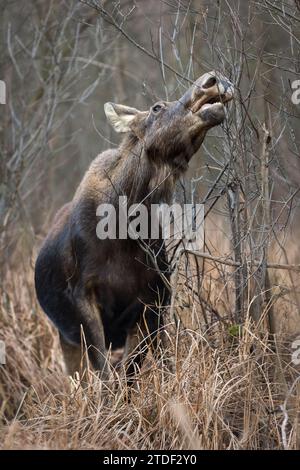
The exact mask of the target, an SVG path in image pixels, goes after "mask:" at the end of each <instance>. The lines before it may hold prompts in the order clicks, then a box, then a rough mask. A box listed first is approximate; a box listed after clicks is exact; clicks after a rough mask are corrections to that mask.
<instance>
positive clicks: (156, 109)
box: [152, 104, 163, 113]
mask: <svg viewBox="0 0 300 470" xmlns="http://www.w3.org/2000/svg"><path fill="white" fill-rule="evenodd" d="M162 108H163V106H162V105H161V104H155V105H154V106H153V107H152V111H153V112H154V113H159V111H160V110H161V109H162Z"/></svg>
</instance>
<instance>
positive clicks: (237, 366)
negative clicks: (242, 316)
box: [0, 270, 300, 450]
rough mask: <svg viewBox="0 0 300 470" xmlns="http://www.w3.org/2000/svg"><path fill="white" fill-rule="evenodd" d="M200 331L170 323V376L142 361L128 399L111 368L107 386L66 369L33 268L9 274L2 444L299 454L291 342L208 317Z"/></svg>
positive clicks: (1, 319) (1, 320)
mask: <svg viewBox="0 0 300 470" xmlns="http://www.w3.org/2000/svg"><path fill="white" fill-rule="evenodd" d="M180 298H181V300H180ZM181 301H182V297H180V296H179V298H178V299H177V303H176V305H175V310H176V311H178V309H179V306H180V305H179V303H180V302H181ZM197 308H198V307H197V306H194V308H193V309H192V310H193V314H194V315H195V311H196V310H197ZM188 311H189V312H191V308H190V307H188ZM201 331H203V329H201V328H200V327H199V328H194V329H191V328H188V327H183V326H182V324H181V326H180V325H179V326H178V325H177V326H175V323H174V322H173V321H171V320H170V322H169V325H168V337H169V349H170V354H171V355H172V358H173V362H174V370H173V371H172V372H170V371H167V370H164V369H162V366H161V364H160V363H156V362H155V361H154V359H153V358H152V357H151V355H149V357H148V358H147V361H146V363H145V365H144V366H143V369H142V371H141V373H140V374H139V375H138V376H137V380H136V385H135V387H134V389H133V392H132V398H131V401H130V402H129V400H128V393H127V392H128V391H127V389H126V385H125V383H124V377H123V376H122V374H121V375H118V374H117V372H116V371H113V378H112V380H111V381H110V383H106V384H104V383H101V382H100V380H99V379H98V378H97V377H96V376H95V375H94V374H93V373H92V372H91V371H90V373H89V385H88V387H87V388H86V389H83V388H82V387H81V386H80V385H79V383H78V381H76V380H74V379H73V380H71V378H69V377H66V376H65V375H64V373H63V367H62V358H61V352H60V348H59V343H58V336H57V333H56V331H54V329H53V327H52V326H51V325H50V323H49V321H48V320H47V318H46V316H45V315H44V314H43V313H42V312H41V311H40V309H39V307H38V305H37V302H36V300H35V296H34V289H33V282H32V272H31V271H30V272H25V271H24V270H23V271H21V272H16V271H15V272H13V271H11V273H10V276H9V278H7V279H5V281H4V283H3V286H2V293H1V310H0V335H1V339H4V340H5V343H6V349H7V364H6V365H4V366H0V374H1V381H0V443H1V444H0V446H1V448H3V449H21V448H22V449H75V448H76V449H148V450H150V449H155V450H157V449H279V448H283V447H284V448H288V449H296V448H297V447H298V446H299V442H297V440H299V432H298V416H297V409H299V396H300V395H299V391H298V390H297V386H296V384H295V386H294V387H292V384H293V381H294V380H295V377H297V371H296V370H295V368H294V367H293V366H292V364H291V363H290V359H291V357H290V356H291V353H290V349H289V347H290V345H289V344H287V345H285V344H284V343H283V342H281V341H280V338H276V347H275V344H274V341H270V338H268V335H267V333H266V332H265V333H264V332H263V330H262V329H260V330H258V327H257V326H254V325H253V324H251V321H250V320H249V319H248V320H246V323H245V325H244V327H243V328H242V329H240V330H239V329H234V328H230V327H229V326H228V324H227V323H226V322H219V321H212V323H211V326H210V327H209V328H208V329H207V330H206V331H205V332H204V333H203V332H202V333H201ZM285 347H286V348H287V349H286V354H282V353H283V352H284V348H285ZM279 350H280V351H281V353H280V354H279V352H278V351H279Z"/></svg>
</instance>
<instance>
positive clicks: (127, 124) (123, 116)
mask: <svg viewBox="0 0 300 470" xmlns="http://www.w3.org/2000/svg"><path fill="white" fill-rule="evenodd" d="M104 112H105V114H106V117H107V119H108V120H109V122H110V123H111V125H112V126H113V128H114V129H115V131H116V132H129V131H130V130H131V124H132V121H133V120H134V118H135V117H136V115H137V114H138V113H139V112H140V111H138V110H137V109H135V108H130V107H129V106H123V105H122V104H115V103H105V105H104Z"/></svg>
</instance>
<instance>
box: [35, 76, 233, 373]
mask: <svg viewBox="0 0 300 470" xmlns="http://www.w3.org/2000/svg"><path fill="white" fill-rule="evenodd" d="M232 97H233V87H232V84H231V83H230V82H229V81H228V80H227V79H226V78H225V77H223V76H222V75H220V74H219V73H216V72H210V73H207V74H205V75H203V76H202V77H200V78H199V79H198V80H197V81H196V82H195V83H194V85H193V86H192V87H191V88H190V89H189V90H187V92H186V93H185V94H184V95H183V96H182V97H181V98H180V99H179V100H178V101H174V102H165V101H161V102H158V103H156V104H154V105H153V106H152V107H151V108H150V109H149V110H148V111H143V112H141V111H138V110H137V109H135V108H130V107H127V106H123V105H117V104H113V103H106V105H105V113H106V116H107V118H108V120H109V121H110V123H111V124H112V126H113V127H114V129H115V130H116V131H117V132H122V133H124V134H125V137H124V140H123V141H122V143H121V145H120V146H119V148H117V149H116V150H108V151H105V152H103V153H102V154H100V155H99V156H98V157H96V158H95V160H94V161H93V162H92V164H91V166H90V168H89V169H88V170H87V172H86V174H85V176H84V178H83V180H82V182H81V184H80V185H79V187H78V189H77V191H76V193H75V196H74V198H73V200H72V201H71V202H69V203H68V204H66V205H65V206H63V207H62V209H61V210H60V211H59V212H58V214H57V215H56V217H55V220H54V223H53V226H52V228H51V229H50V231H49V234H48V236H47V238H46V240H45V241H44V243H43V246H42V248H41V250H40V253H39V255H38V258H37V261H36V267H35V286H36V293H37V297H38V300H39V302H40V305H41V307H42V309H43V310H44V311H45V313H46V314H47V315H48V317H49V318H50V319H51V320H52V322H53V323H54V325H55V326H56V327H57V328H58V330H59V334H60V341H61V345H62V350H63V354H64V359H65V362H66V368H67V372H68V373H69V374H71V375H72V374H73V373H74V372H75V371H78V370H79V369H80V357H81V340H82V331H83V333H84V337H85V342H86V345H87V349H88V356H89V360H90V362H91V364H92V366H93V368H94V369H95V370H97V371H100V373H101V375H102V377H104V378H105V377H106V376H107V366H106V351H107V348H108V347H111V348H112V349H114V348H119V347H123V346H125V354H124V357H125V359H124V360H125V361H128V362H127V364H128V367H127V373H128V376H129V377H130V376H131V375H132V373H133V371H134V363H137V364H138V365H139V366H140V365H141V364H142V361H143V358H144V357H145V355H146V352H147V348H149V347H151V348H152V349H153V351H154V352H155V351H157V350H158V331H159V330H160V329H162V328H163V312H164V309H165V308H166V307H167V306H168V303H169V291H168V288H167V287H166V283H165V282H164V279H166V278H168V266H167V262H166V257H165V252H164V247H163V246H162V244H163V242H162V240H151V239H150V240H148V241H147V243H148V246H150V247H151V250H150V251H152V252H153V253H154V255H155V259H156V263H155V265H154V263H153V260H152V258H151V256H150V255H149V253H148V252H147V250H145V249H144V247H143V246H141V244H140V243H139V242H138V241H137V240H133V239H131V238H129V237H128V238H124V239H121V238H118V237H117V238H115V239H112V238H107V239H99V237H97V234H96V226H97V223H98V218H97V215H96V212H97V208H98V207H99V206H100V205H102V204H112V205H113V206H114V207H115V208H116V212H117V213H118V212H119V211H120V210H121V208H120V207H119V197H120V196H126V198H127V201H128V204H130V205H132V204H138V203H142V202H143V204H145V205H146V206H147V207H150V205H151V204H159V203H162V202H168V201H170V199H171V198H172V195H173V191H174V185H175V183H176V180H177V179H178V178H179V176H180V175H181V174H182V173H183V172H184V171H185V170H186V169H187V166H188V163H189V160H190V159H191V157H192V156H193V154H194V153H195V152H196V151H197V150H198V149H199V147H200V146H201V144H202V142H203V139H204V137H205V135H206V133H207V131H208V129H210V128H212V127H213V126H216V125H218V124H221V123H222V122H223V120H224V118H225V110H224V104H225V103H226V102H228V101H230V100H231V99H232ZM150 222H151V221H150ZM162 274H163V275H162ZM133 351H135V354H134V356H133ZM129 359H130V360H129Z"/></svg>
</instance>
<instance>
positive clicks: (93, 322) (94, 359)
mask: <svg viewBox="0 0 300 470" xmlns="http://www.w3.org/2000/svg"><path fill="white" fill-rule="evenodd" d="M77 303H78V308H79V312H80V318H79V319H80V323H81V326H82V329H83V334H84V341H85V343H86V347H87V352H88V357H89V359H90V361H91V364H92V366H93V368H94V369H95V371H97V372H99V373H100V377H101V378H102V379H108V377H109V368H108V363H107V351H106V345H105V333H104V327H103V322H102V318H101V311H100V309H99V306H98V305H97V303H96V300H95V296H94V294H92V295H90V296H88V297H82V298H80V299H78V301H77Z"/></svg>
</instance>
